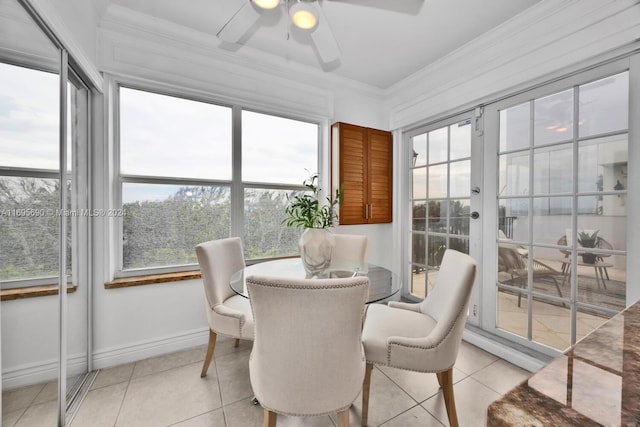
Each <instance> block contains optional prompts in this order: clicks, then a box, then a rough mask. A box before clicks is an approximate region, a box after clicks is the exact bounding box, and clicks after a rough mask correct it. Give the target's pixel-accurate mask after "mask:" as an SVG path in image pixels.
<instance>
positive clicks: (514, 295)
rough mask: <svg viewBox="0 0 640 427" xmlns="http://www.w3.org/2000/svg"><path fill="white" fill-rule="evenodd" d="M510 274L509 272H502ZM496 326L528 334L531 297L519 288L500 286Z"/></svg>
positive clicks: (519, 334)
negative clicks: (528, 311) (528, 312)
mask: <svg viewBox="0 0 640 427" xmlns="http://www.w3.org/2000/svg"><path fill="white" fill-rule="evenodd" d="M501 275H504V276H508V274H507V273H500V275H499V277H498V280H501V279H500V277H502V276H501ZM497 293H498V296H497V313H496V326H497V327H498V328H500V329H503V330H505V331H508V332H511V333H513V334H516V335H518V336H521V337H525V338H526V337H527V336H528V323H529V322H528V317H527V316H528V314H527V310H528V307H529V297H528V296H527V295H526V294H523V293H522V292H520V291H519V290H518V289H517V288H507V287H499V288H498V290H497Z"/></svg>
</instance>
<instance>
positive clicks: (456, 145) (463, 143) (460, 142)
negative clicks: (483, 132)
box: [449, 119, 471, 160]
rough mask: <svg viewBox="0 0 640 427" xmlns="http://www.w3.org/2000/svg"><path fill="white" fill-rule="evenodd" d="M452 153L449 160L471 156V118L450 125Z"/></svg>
mask: <svg viewBox="0 0 640 427" xmlns="http://www.w3.org/2000/svg"><path fill="white" fill-rule="evenodd" d="M449 135H450V138H451V153H450V155H449V160H457V159H462V158H466V157H470V156H471V119H468V120H465V121H462V122H460V123H456V124H454V125H451V126H449Z"/></svg>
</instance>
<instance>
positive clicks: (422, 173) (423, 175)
mask: <svg viewBox="0 0 640 427" xmlns="http://www.w3.org/2000/svg"><path fill="white" fill-rule="evenodd" d="M411 176H412V177H413V199H426V198H427V168H418V169H414V170H413V171H412V172H411Z"/></svg>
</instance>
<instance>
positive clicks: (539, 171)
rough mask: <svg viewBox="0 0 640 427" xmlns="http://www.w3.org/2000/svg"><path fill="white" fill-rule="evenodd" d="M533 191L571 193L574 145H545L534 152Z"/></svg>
mask: <svg viewBox="0 0 640 427" xmlns="http://www.w3.org/2000/svg"><path fill="white" fill-rule="evenodd" d="M533 153H534V154H533V192H534V193H535V194H549V193H569V192H571V191H572V190H573V185H572V182H573V170H572V168H571V165H572V164H573V145H572V144H563V145H559V146H553V147H544V148H539V149H536V150H534V152H533Z"/></svg>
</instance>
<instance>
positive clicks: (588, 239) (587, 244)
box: [578, 230, 600, 248]
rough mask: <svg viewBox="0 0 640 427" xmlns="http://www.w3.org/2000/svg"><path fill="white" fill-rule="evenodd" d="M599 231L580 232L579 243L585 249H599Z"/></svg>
mask: <svg viewBox="0 0 640 427" xmlns="http://www.w3.org/2000/svg"><path fill="white" fill-rule="evenodd" d="M598 231H600V230H596V231H594V232H593V233H588V232H586V231H580V232H578V243H579V244H580V246H582V247H583V248H596V247H598V243H600V237H598Z"/></svg>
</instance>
